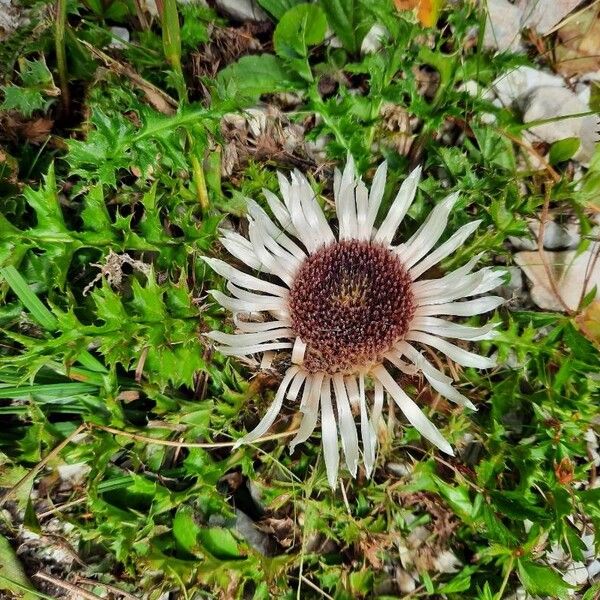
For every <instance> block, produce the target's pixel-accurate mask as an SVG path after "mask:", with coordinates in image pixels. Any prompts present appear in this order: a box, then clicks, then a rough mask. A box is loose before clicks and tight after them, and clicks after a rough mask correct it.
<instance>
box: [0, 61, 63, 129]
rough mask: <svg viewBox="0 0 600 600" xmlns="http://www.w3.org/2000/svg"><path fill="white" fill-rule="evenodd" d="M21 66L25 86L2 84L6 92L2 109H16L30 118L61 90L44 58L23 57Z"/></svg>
mask: <svg viewBox="0 0 600 600" xmlns="http://www.w3.org/2000/svg"><path fill="white" fill-rule="evenodd" d="M19 66H20V69H21V73H20V75H21V81H22V82H23V86H17V85H3V86H0V89H1V90H2V92H3V94H4V100H3V101H2V103H1V104H0V109H3V110H16V111H18V112H20V113H21V114H22V115H23V116H24V117H25V118H29V117H31V115H32V113H33V112H34V111H36V110H42V109H44V110H45V109H46V108H47V106H48V104H49V103H50V102H52V98H50V99H49V98H48V97H49V96H50V97H53V96H56V95H57V94H58V93H59V90H58V89H57V88H56V87H55V85H54V81H53V79H52V73H50V71H49V69H48V67H47V66H46V63H45V62H44V60H32V61H30V60H27V59H26V58H22V59H21V60H20V61H19Z"/></svg>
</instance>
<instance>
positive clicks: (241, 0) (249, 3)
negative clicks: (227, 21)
mask: <svg viewBox="0 0 600 600" xmlns="http://www.w3.org/2000/svg"><path fill="white" fill-rule="evenodd" d="M215 4H216V6H217V8H218V9H219V10H221V11H222V12H224V13H225V14H226V15H228V16H230V17H231V18H232V19H235V20H237V21H268V20H269V16H268V15H267V13H266V12H265V11H264V10H263V9H262V8H261V7H260V6H259V5H258V3H257V2H256V1H255V0H215Z"/></svg>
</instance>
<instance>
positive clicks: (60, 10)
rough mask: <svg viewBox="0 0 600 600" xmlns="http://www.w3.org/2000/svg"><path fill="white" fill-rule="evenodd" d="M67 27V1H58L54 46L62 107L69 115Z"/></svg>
mask: <svg viewBox="0 0 600 600" xmlns="http://www.w3.org/2000/svg"><path fill="white" fill-rule="evenodd" d="M66 25H67V0H57V4H56V24H55V33H54V44H55V51H56V66H57V67H58V78H59V82H60V93H61V101H62V106H63V109H64V111H65V113H67V114H68V112H69V106H70V98H69V72H68V70H67V52H66V47H65V29H66Z"/></svg>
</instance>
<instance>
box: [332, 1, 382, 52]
mask: <svg viewBox="0 0 600 600" xmlns="http://www.w3.org/2000/svg"><path fill="white" fill-rule="evenodd" d="M321 6H322V7H323V10H324V11H325V14H326V15H327V22H328V23H329V26H330V27H331V29H333V31H334V32H335V34H336V35H337V37H338V38H339V39H340V41H341V42H342V44H343V46H344V48H345V49H346V50H348V52H352V53H353V54H355V53H357V52H358V51H359V50H360V45H361V43H362V40H363V38H364V37H365V35H366V34H367V32H368V31H369V29H370V28H371V25H372V24H373V19H372V18H371V16H370V15H369V14H368V13H367V12H366V11H365V10H364V8H363V5H362V3H361V2H360V1H359V0H321Z"/></svg>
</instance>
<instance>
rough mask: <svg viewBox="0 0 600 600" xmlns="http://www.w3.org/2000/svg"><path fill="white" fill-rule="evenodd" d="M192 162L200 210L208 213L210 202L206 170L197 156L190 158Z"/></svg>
mask: <svg viewBox="0 0 600 600" xmlns="http://www.w3.org/2000/svg"><path fill="white" fill-rule="evenodd" d="M190 160H191V162H192V177H193V180H194V186H195V188H196V196H197V198H198V202H199V203H200V208H201V209H202V212H203V213H204V212H206V211H207V210H208V207H209V205H210V203H209V200H208V190H207V189H206V178H205V177H204V169H203V168H202V164H201V163H200V161H199V160H198V157H197V156H194V155H193V154H192V155H191V157H190Z"/></svg>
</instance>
